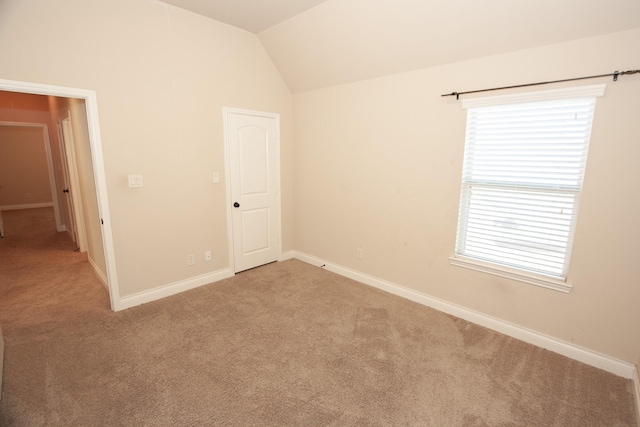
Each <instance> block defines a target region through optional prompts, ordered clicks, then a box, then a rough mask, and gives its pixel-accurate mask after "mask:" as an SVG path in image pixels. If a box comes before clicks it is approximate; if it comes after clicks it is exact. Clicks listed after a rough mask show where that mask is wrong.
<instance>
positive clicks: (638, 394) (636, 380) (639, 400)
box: [633, 366, 640, 426]
mask: <svg viewBox="0 0 640 427" xmlns="http://www.w3.org/2000/svg"><path fill="white" fill-rule="evenodd" d="M639 369H640V366H636V368H635V369H634V371H633V394H634V397H635V399H634V400H635V402H636V423H637V424H638V426H640V376H639V375H638V370H639Z"/></svg>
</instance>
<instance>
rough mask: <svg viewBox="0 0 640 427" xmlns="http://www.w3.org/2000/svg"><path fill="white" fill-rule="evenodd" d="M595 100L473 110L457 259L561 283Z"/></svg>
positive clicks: (483, 107) (469, 129)
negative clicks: (495, 266) (459, 256)
mask: <svg viewBox="0 0 640 427" xmlns="http://www.w3.org/2000/svg"><path fill="white" fill-rule="evenodd" d="M594 108H595V96H594V97H587V98H572V99H560V100H553V101H540V102H526V103H515V104H506V105H491V106H479V107H472V108H469V109H468V112H467V136H466V142H465V154H464V166H463V176H462V190H461V196H460V211H459V218H458V233H457V239H456V255H462V256H465V257H470V258H473V259H477V260H480V261H485V262H489V263H494V264H499V265H502V266H506V267H512V268H515V269H519V270H524V271H526V272H532V273H538V274H542V275H546V276H551V277H553V278H557V279H562V280H564V279H565V278H566V275H567V270H568V265H569V258H570V255H571V245H572V243H573V235H574V231H575V227H576V221H577V214H578V204H579V200H580V192H581V189H582V180H583V176H584V170H585V165H586V160H587V150H588V147H589V139H590V134H591V124H592V120H593V113H594Z"/></svg>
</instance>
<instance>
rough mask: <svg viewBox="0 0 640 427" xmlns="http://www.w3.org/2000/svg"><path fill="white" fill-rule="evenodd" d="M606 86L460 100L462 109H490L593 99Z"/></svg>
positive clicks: (598, 85)
mask: <svg viewBox="0 0 640 427" xmlns="http://www.w3.org/2000/svg"><path fill="white" fill-rule="evenodd" d="M606 87H607V85H606V84H604V83H602V84H597V85H589V86H578V87H567V88H561V89H551V90H541V91H536V92H522V93H514V94H510V95H498V96H486V97H482V98H467V99H462V100H461V104H462V108H465V109H466V108H475V107H490V106H493V105H505V104H515V103H525V102H542V101H554V100H558V99H570V98H593V97H595V96H603V95H604V90H605V88H606Z"/></svg>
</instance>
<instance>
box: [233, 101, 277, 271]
mask: <svg viewBox="0 0 640 427" xmlns="http://www.w3.org/2000/svg"><path fill="white" fill-rule="evenodd" d="M230 114H242V115H246V116H257V117H265V118H269V119H275V120H276V138H275V139H276V141H275V143H276V164H275V165H274V167H275V168H276V183H275V184H276V205H277V206H276V209H277V210H278V221H277V228H278V231H277V233H276V244H277V245H278V260H279V259H280V258H281V257H282V192H281V188H282V187H281V185H280V182H281V178H280V172H281V171H280V114H277V113H267V112H264V111H255V110H245V109H241V108H232V107H222V118H223V125H224V160H225V173H224V177H225V181H226V192H227V193H226V201H227V209H226V212H227V242H228V249H227V251H228V253H229V267H230V268H231V273H232V274H233V275H235V274H236V272H235V271H236V268H235V255H234V253H235V252H234V244H233V217H232V215H233V212H232V209H231V203H232V200H231V167H230V166H231V155H230V147H229V115H230Z"/></svg>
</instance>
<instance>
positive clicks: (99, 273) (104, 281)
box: [87, 256, 109, 292]
mask: <svg viewBox="0 0 640 427" xmlns="http://www.w3.org/2000/svg"><path fill="white" fill-rule="evenodd" d="M87 259H88V260H89V264H90V265H91V267H93V271H94V272H95V273H96V276H98V279H100V281H101V282H102V284H103V285H104V287H105V288H106V289H107V292H108V291H109V281H108V280H107V276H105V275H104V273H103V272H102V271H100V268H98V265H97V264H96V263H95V262H94V261H93V259H91V257H90V256H88V257H87Z"/></svg>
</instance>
